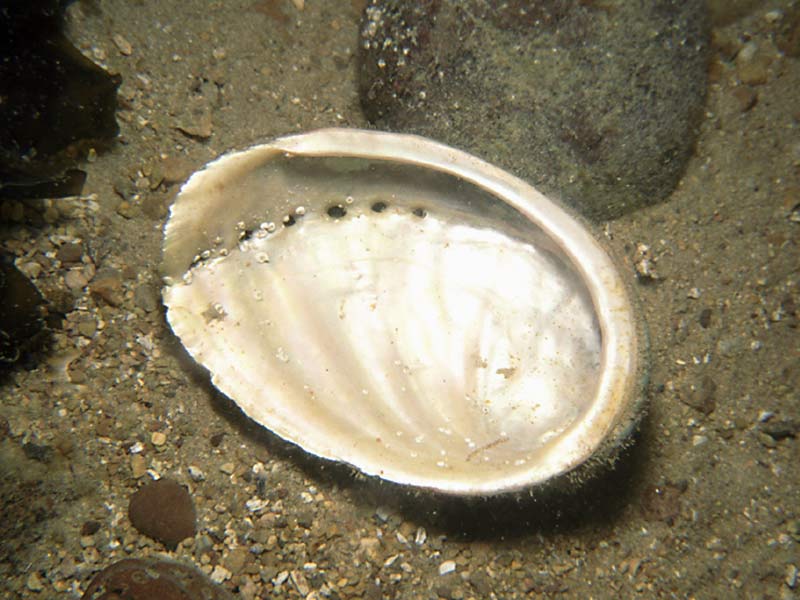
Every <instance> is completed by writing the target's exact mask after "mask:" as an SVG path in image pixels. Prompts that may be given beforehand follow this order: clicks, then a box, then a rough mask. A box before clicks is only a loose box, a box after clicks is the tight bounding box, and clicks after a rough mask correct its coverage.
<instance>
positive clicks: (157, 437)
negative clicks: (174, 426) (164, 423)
mask: <svg viewBox="0 0 800 600" xmlns="http://www.w3.org/2000/svg"><path fill="white" fill-rule="evenodd" d="M150 441H151V442H152V443H153V446H163V445H164V444H166V443H167V434H165V433H164V432H163V431H154V432H153V433H151V434H150Z"/></svg>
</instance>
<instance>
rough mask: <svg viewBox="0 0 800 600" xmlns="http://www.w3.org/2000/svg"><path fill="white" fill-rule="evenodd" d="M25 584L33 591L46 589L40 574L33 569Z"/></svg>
mask: <svg viewBox="0 0 800 600" xmlns="http://www.w3.org/2000/svg"><path fill="white" fill-rule="evenodd" d="M25 585H26V586H27V587H28V589H29V590H30V591H32V592H41V591H42V590H43V589H44V584H43V583H42V580H41V579H39V574H38V573H37V572H36V571H33V572H31V573H30V574H29V575H28V580H27V582H26V583H25Z"/></svg>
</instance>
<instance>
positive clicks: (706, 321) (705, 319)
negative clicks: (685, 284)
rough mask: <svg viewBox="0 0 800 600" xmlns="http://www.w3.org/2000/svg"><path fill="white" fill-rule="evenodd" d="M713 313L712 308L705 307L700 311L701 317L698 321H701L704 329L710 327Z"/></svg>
mask: <svg viewBox="0 0 800 600" xmlns="http://www.w3.org/2000/svg"><path fill="white" fill-rule="evenodd" d="M711 315H712V312H711V309H710V308H704V309H703V310H701V311H700V317H699V318H698V321H700V327H702V328H703V329H708V328H709V326H710V325H711Z"/></svg>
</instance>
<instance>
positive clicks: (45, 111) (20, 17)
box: [0, 0, 120, 195]
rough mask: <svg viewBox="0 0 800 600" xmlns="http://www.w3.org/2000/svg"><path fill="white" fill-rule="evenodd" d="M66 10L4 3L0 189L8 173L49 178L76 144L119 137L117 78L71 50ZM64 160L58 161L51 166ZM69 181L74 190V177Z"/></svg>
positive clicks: (49, 1) (40, 3)
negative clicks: (58, 157)
mask: <svg viewBox="0 0 800 600" xmlns="http://www.w3.org/2000/svg"><path fill="white" fill-rule="evenodd" d="M67 4H69V2H68V1H66V0H7V1H6V2H4V3H3V10H2V11H0V55H2V56H3V59H4V60H2V61H0V97H2V98H3V102H2V103H0V164H4V165H5V167H6V168H4V169H2V171H3V172H2V173H0V181H2V182H4V183H3V185H0V189H3V188H6V186H5V181H6V180H7V179H8V173H7V172H6V171H10V172H12V173H13V172H22V173H27V174H29V175H31V176H39V175H41V174H42V173H43V172H48V174H50V175H52V174H53V173H54V172H58V171H61V170H62V166H63V162H64V161H67V162H69V161H70V160H71V159H70V157H69V156H66V155H67V154H69V153H70V152H69V151H73V152H71V153H72V155H73V156H74V155H75V153H74V150H75V149H76V148H77V146H76V144H77V143H79V142H83V141H89V140H91V143H93V144H94V143H96V142H98V141H100V140H101V139H106V140H108V139H110V138H113V137H115V136H116V135H117V132H118V131H119V129H118V127H117V123H116V120H115V118H114V112H115V109H116V91H117V86H118V85H119V83H120V78H119V77H112V76H111V75H109V74H108V73H107V72H106V71H104V70H103V69H101V68H100V67H98V66H97V65H96V64H94V63H93V62H92V61H90V60H89V59H88V58H86V57H85V56H83V54H81V52H80V51H79V50H78V49H77V48H75V46H73V45H72V44H71V43H70V41H69V39H68V38H67V36H66V35H65V33H64V31H63V28H64V10H65V8H66V6H67ZM65 151H67V152H65ZM62 153H63V154H64V156H63V157H62V160H61V161H56V160H54V157H55V155H57V154H62ZM59 162H61V163H62V165H59V164H58V163H59ZM70 177H71V179H68V180H67V183H68V184H70V185H73V186H74V183H75V182H76V181H75V179H76V178H75V175H74V174H73V175H72V176H70ZM15 179H16V183H19V179H18V178H16V176H15ZM13 183H14V182H12V184H13ZM81 184H82V181H81ZM12 188H13V185H12ZM34 191H35V188H29V189H28V190H26V193H33V192H34ZM43 192H47V195H49V190H43Z"/></svg>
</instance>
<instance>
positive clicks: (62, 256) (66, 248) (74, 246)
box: [56, 242, 83, 265]
mask: <svg viewBox="0 0 800 600" xmlns="http://www.w3.org/2000/svg"><path fill="white" fill-rule="evenodd" d="M82 257H83V245H81V244H80V243H77V242H68V243H66V244H64V245H63V246H61V247H60V248H59V249H58V251H57V252H56V258H57V259H58V260H60V261H61V263H62V264H65V265H68V264H75V263H79V262H81V258H82Z"/></svg>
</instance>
